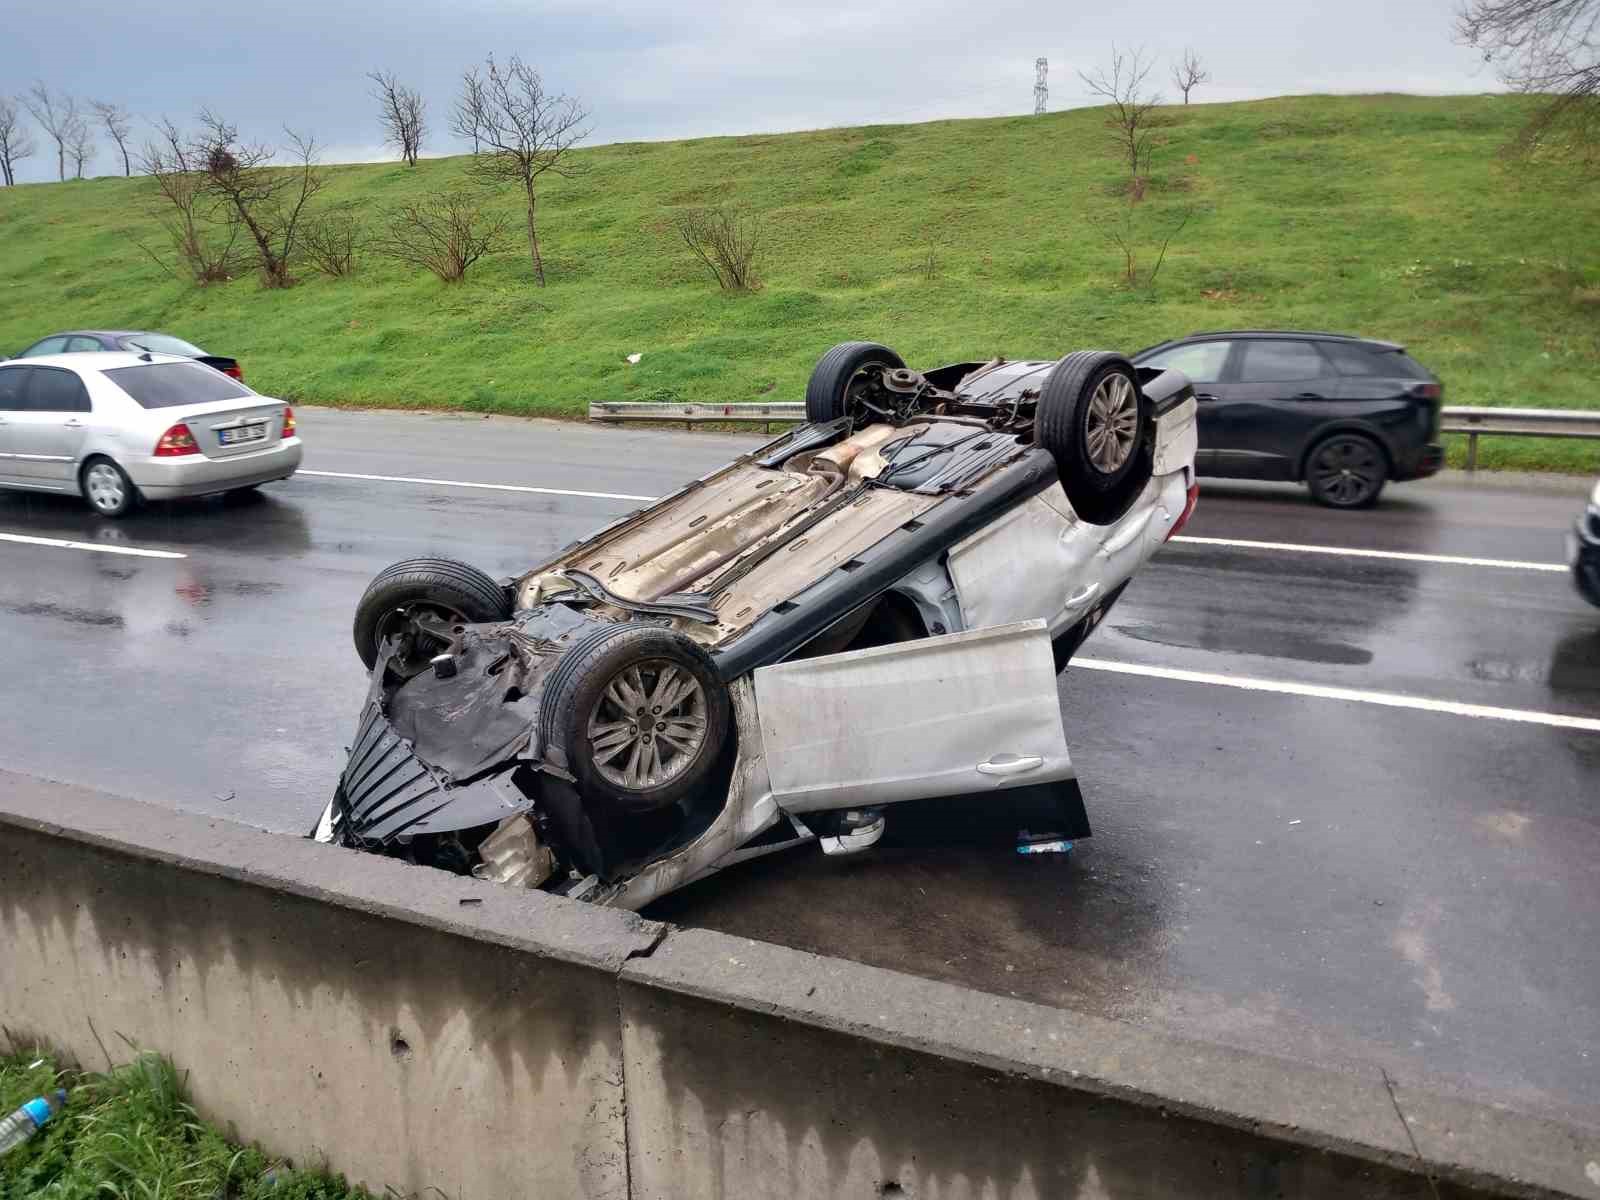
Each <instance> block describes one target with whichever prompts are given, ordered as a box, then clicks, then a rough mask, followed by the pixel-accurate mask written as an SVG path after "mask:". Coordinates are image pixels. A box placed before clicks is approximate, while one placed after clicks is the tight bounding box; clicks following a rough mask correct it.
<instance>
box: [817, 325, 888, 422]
mask: <svg viewBox="0 0 1600 1200" xmlns="http://www.w3.org/2000/svg"><path fill="white" fill-rule="evenodd" d="M905 365H906V364H905V360H904V359H902V358H901V357H900V356H899V355H898V354H896V353H895V352H894V351H893V350H891V349H889V347H887V346H880V345H878V343H876V342H840V343H839V344H838V345H837V346H835V347H834V348H833V349H832V350H829V351H828V352H827V353H826V354H824V355H823V356H822V357H821V358H819V359H818V360H817V365H816V366H815V367H814V368H812V371H811V381H810V382H809V383H807V384H806V420H808V421H812V422H818V423H821V422H826V421H837V420H838V419H839V418H840V417H851V418H853V419H854V421H855V424H856V425H857V426H858V427H859V426H861V425H865V424H867V423H868V421H867V417H868V413H867V411H866V410H864V409H863V408H862V406H861V403H860V399H859V397H858V396H852V394H851V393H852V388H851V385H852V384H853V383H854V382H855V381H856V376H857V375H858V374H859V373H860V372H861V371H862V370H863V369H865V368H867V367H873V366H880V367H903V366H905Z"/></svg>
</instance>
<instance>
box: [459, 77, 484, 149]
mask: <svg viewBox="0 0 1600 1200" xmlns="http://www.w3.org/2000/svg"><path fill="white" fill-rule="evenodd" d="M484 103H485V97H484V91H483V76H482V75H480V74H478V68H477V67H475V66H474V67H468V68H467V69H466V70H465V71H463V72H462V73H461V95H460V96H459V97H457V99H456V107H455V112H454V114H453V117H452V120H451V129H452V130H453V131H454V132H455V134H456V136H457V137H468V136H471V138H472V153H473V155H474V157H476V155H477V153H478V114H479V113H481V112H482V111H483V107H484Z"/></svg>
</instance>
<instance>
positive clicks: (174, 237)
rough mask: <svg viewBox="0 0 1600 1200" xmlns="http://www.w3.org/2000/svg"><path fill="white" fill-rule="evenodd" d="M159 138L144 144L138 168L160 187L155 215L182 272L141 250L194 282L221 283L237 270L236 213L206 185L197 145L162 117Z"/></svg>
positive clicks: (166, 268)
mask: <svg viewBox="0 0 1600 1200" xmlns="http://www.w3.org/2000/svg"><path fill="white" fill-rule="evenodd" d="M156 130H157V132H158V134H159V135H160V136H159V137H158V139H157V140H154V141H149V142H146V143H145V145H144V151H143V153H141V154H140V156H139V168H140V170H142V171H144V172H145V174H147V175H149V176H150V177H151V178H152V179H153V180H155V184H156V196H157V200H156V203H155V215H156V218H157V219H158V220H159V221H160V222H161V227H162V228H163V229H164V230H165V231H166V233H167V237H168V239H169V240H170V241H171V243H172V248H173V250H174V251H175V252H176V253H177V256H178V262H179V263H181V264H182V268H183V270H182V272H181V273H180V272H179V270H178V269H176V268H175V267H173V266H170V265H169V264H168V263H167V261H166V260H165V259H163V258H162V256H161V255H160V254H158V253H156V251H155V250H153V249H152V248H151V247H149V246H147V245H145V244H144V243H142V242H141V243H139V247H140V249H142V250H143V251H144V252H145V253H146V254H148V255H149V256H150V257H151V258H153V259H155V261H156V262H157V263H158V264H159V265H160V266H161V267H162V268H163V269H165V270H167V271H170V272H171V273H172V274H173V275H176V276H179V277H180V278H181V277H182V276H183V275H187V276H188V277H189V278H191V279H193V280H194V281H195V282H196V283H199V284H202V285H203V284H207V283H220V282H222V281H223V280H225V279H229V278H231V277H232V276H233V275H234V274H236V273H237V271H238V269H239V265H240V264H239V254H238V252H237V249H236V245H237V242H238V238H239V218H238V215H237V214H236V213H235V212H234V211H233V210H232V209H231V208H230V207H228V206H227V205H225V204H224V203H223V202H222V201H220V200H219V199H218V198H217V197H216V196H214V195H213V194H212V193H211V190H210V188H209V187H208V186H207V180H206V173H205V172H204V171H203V170H201V169H200V167H199V164H198V163H197V162H196V161H195V156H194V142H195V140H197V139H190V138H188V137H186V136H185V135H184V133H183V131H182V130H180V129H179V128H178V127H177V126H176V125H174V124H173V123H172V122H171V121H169V120H167V119H165V118H163V119H162V120H161V121H160V122H159V123H158V124H157V125H156Z"/></svg>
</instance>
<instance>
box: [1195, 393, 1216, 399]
mask: <svg viewBox="0 0 1600 1200" xmlns="http://www.w3.org/2000/svg"><path fill="white" fill-rule="evenodd" d="M1194 398H1195V399H1196V400H1215V399H1216V397H1215V396H1214V395H1212V394H1211V393H1210V392H1196V393H1195V394H1194Z"/></svg>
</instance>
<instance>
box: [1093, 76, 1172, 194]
mask: <svg viewBox="0 0 1600 1200" xmlns="http://www.w3.org/2000/svg"><path fill="white" fill-rule="evenodd" d="M1154 66H1155V63H1154V61H1153V60H1152V59H1149V58H1146V57H1145V53H1144V51H1143V50H1134V51H1131V52H1129V53H1124V52H1123V51H1121V50H1118V49H1117V48H1116V46H1112V47H1111V62H1110V65H1109V69H1108V68H1107V67H1096V68H1095V69H1094V70H1093V71H1092V72H1090V73H1088V74H1085V73H1084V72H1082V71H1079V72H1078V78H1079V79H1081V80H1083V82H1084V83H1085V84H1086V85H1087V86H1088V88H1089V91H1090V92H1092V93H1093V94H1094V95H1096V96H1101V97H1104V98H1105V99H1106V100H1108V101H1109V102H1110V105H1111V116H1110V118H1109V119H1108V120H1107V122H1106V125H1107V127H1108V128H1109V129H1110V130H1111V140H1112V141H1113V142H1114V143H1115V144H1116V146H1117V152H1118V154H1119V155H1120V156H1121V158H1122V160H1123V161H1124V162H1125V163H1127V165H1128V178H1129V180H1130V187H1132V188H1133V189H1134V190H1138V188H1139V181H1140V180H1141V179H1143V178H1144V177H1145V174H1146V173H1147V172H1148V171H1149V168H1150V129H1151V127H1152V126H1153V125H1154V124H1155V122H1154V120H1153V116H1154V114H1153V112H1152V110H1153V109H1154V108H1155V107H1156V106H1157V105H1159V104H1160V103H1161V96H1160V95H1159V94H1157V93H1155V92H1149V91H1146V90H1145V82H1146V80H1147V79H1148V78H1149V76H1150V71H1151V69H1152V68H1153V67H1154Z"/></svg>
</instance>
